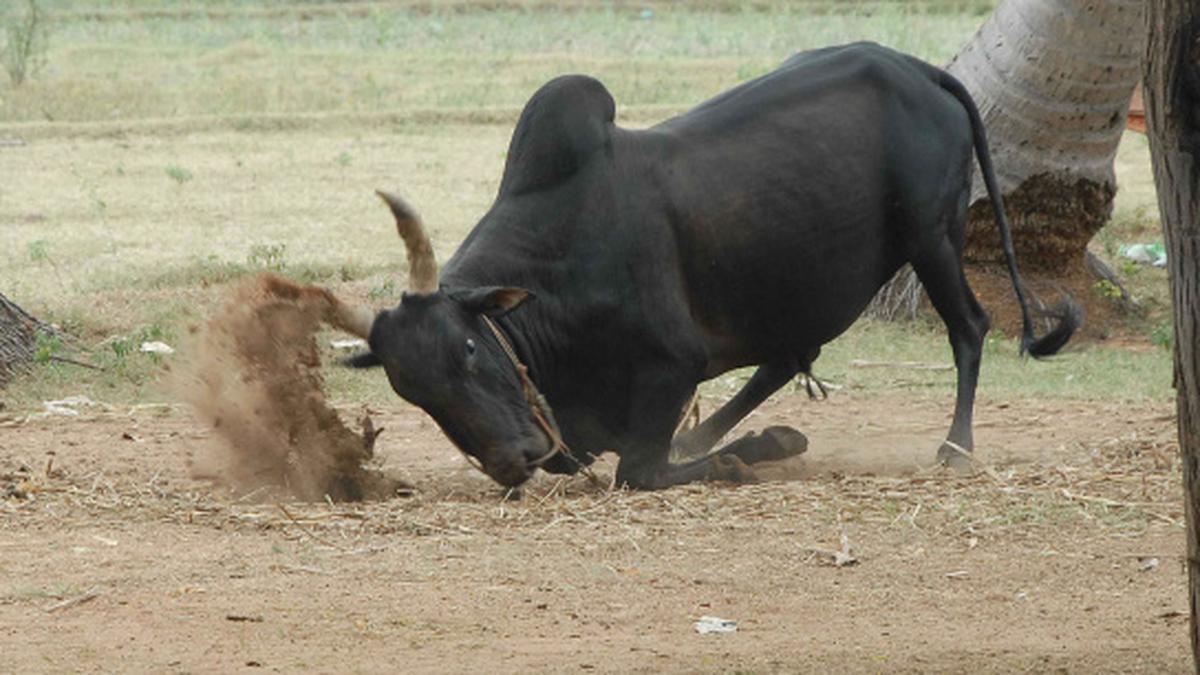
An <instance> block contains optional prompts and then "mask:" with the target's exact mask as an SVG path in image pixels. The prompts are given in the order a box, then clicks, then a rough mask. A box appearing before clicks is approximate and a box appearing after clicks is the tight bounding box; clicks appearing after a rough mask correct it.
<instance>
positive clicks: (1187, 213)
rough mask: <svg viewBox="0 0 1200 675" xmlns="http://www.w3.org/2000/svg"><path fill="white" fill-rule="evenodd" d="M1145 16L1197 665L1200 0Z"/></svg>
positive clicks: (1162, 5)
mask: <svg viewBox="0 0 1200 675" xmlns="http://www.w3.org/2000/svg"><path fill="white" fill-rule="evenodd" d="M1147 19H1148V20H1147V25H1148V28H1149V31H1148V32H1149V35H1150V40H1149V42H1148V43H1147V47H1146V81H1145V86H1144V90H1143V91H1144V94H1145V98H1146V122H1147V128H1148V134H1147V135H1148V136H1149V138H1150V156H1151V158H1152V161H1153V164H1154V182H1155V185H1156V186H1157V188H1158V208H1159V211H1160V213H1161V216H1162V224H1163V234H1164V235H1165V237H1166V240H1167V264H1168V265H1169V269H1170V273H1171V295H1172V297H1173V299H1174V302H1173V305H1174V308H1175V396H1176V413H1177V415H1178V421H1177V424H1178V426H1179V452H1180V455H1181V456H1182V460H1183V461H1182V464H1183V488H1184V513H1185V516H1186V518H1187V568H1188V581H1189V587H1190V598H1191V642H1192V655H1193V659H1194V660H1193V665H1194V667H1196V668H1197V672H1200V624H1198V617H1197V612H1198V610H1200V557H1198V556H1200V7H1198V6H1197V4H1196V3H1195V2H1194V1H1189V2H1177V1H1172V0H1154V1H1153V2H1151V3H1150V11H1149V15H1148V17H1147Z"/></svg>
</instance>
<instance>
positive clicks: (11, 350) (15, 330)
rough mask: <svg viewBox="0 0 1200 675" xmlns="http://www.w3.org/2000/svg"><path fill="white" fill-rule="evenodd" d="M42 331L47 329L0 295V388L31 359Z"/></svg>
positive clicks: (47, 328)
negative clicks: (38, 335) (39, 333)
mask: <svg viewBox="0 0 1200 675" xmlns="http://www.w3.org/2000/svg"><path fill="white" fill-rule="evenodd" d="M42 330H49V327H48V326H46V324H44V323H42V322H41V321H38V320H37V319H35V318H33V317H32V316H30V315H29V313H28V312H26V311H25V310H23V309H21V308H20V307H18V306H17V305H16V304H15V303H13V302H12V301H11V300H9V299H8V298H6V297H4V294H3V293H0V387H2V386H4V385H5V384H6V383H7V382H8V380H9V379H11V378H12V376H13V375H14V374H16V372H17V370H18V369H19V368H20V367H21V366H23V365H24V364H25V363H27V362H28V361H29V360H31V359H32V358H33V355H34V351H35V349H36V346H37V334H38V332H39V331H42Z"/></svg>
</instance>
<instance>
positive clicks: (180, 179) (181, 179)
mask: <svg viewBox="0 0 1200 675" xmlns="http://www.w3.org/2000/svg"><path fill="white" fill-rule="evenodd" d="M167 177H169V178H170V179H171V180H173V181H175V184H176V185H183V184H184V183H187V182H188V181H190V180H192V178H193V176H192V172H191V171H188V170H187V169H185V168H183V167H180V166H168V167H167Z"/></svg>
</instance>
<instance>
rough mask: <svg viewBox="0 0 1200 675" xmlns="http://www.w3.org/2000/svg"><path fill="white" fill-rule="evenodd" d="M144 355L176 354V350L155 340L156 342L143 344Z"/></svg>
mask: <svg viewBox="0 0 1200 675" xmlns="http://www.w3.org/2000/svg"><path fill="white" fill-rule="evenodd" d="M141 351H142V353H145V354H174V353H175V349H174V348H173V347H172V346H171V345H169V344H167V343H165V342H159V341H157V340H155V341H154V342H143V343H142V347H141Z"/></svg>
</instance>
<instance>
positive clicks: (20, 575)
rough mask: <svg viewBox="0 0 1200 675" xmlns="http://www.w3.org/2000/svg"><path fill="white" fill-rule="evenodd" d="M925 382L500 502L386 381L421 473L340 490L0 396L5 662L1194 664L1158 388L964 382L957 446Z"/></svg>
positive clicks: (389, 440)
mask: <svg viewBox="0 0 1200 675" xmlns="http://www.w3.org/2000/svg"><path fill="white" fill-rule="evenodd" d="M716 403H717V401H713V400H711V399H706V400H705V401H704V405H705V408H706V409H711V407H712V406H713V405H715V404H716ZM950 406H951V402H950V396H949V394H948V393H945V392H937V394H936V395H934V394H933V393H930V394H924V393H920V392H918V393H911V392H910V393H906V394H903V395H901V394H895V393H893V394H882V393H880V392H871V393H868V392H862V391H849V390H847V391H838V392H834V394H833V396H832V397H831V399H830V400H829V401H826V402H809V401H808V400H807V398H806V397H805V396H804V395H803V394H802V393H789V394H786V395H784V396H780V397H777V398H776V399H773V400H772V401H771V402H769V403H768V404H767V405H766V406H764V408H763V409H762V410H761V411H759V412H757V413H755V414H754V415H753V416H752V417H751V418H750V419H749V420H747V422H746V423H745V425H744V427H745V428H761V427H763V426H766V425H768V424H775V423H781V422H785V423H792V424H794V425H796V426H798V427H799V428H801V429H803V430H804V431H805V432H806V433H808V435H809V437H810V440H811V450H810V452H809V454H808V455H806V456H804V457H801V458H798V459H797V460H793V461H792V463H791V464H789V465H787V466H781V467H780V466H777V467H773V468H769V469H764V470H763V471H762V472H761V475H762V477H763V478H764V479H770V480H766V482H762V483H759V484H755V485H745V486H730V485H696V486H686V487H680V488H675V489H671V490H666V491H663V492H658V493H630V492H623V491H610V490H608V489H606V488H604V487H601V486H595V485H592V484H589V483H588V482H587V481H586V480H584V479H583V478H577V479H570V480H559V479H556V478H554V477H548V476H540V477H538V478H537V479H536V480H535V481H534V482H533V484H532V485H530V486H529V487H527V488H526V489H525V490H524V493H523V496H522V497H521V499H519V500H507V501H506V500H505V499H503V496H502V495H501V494H500V491H499V490H498V488H496V487H495V486H493V485H492V484H490V483H489V482H488V481H487V480H486V479H485V478H484V477H482V476H480V475H478V474H476V473H475V472H474V471H473V470H472V469H470V468H469V467H468V466H467V465H466V464H465V462H464V461H463V460H462V459H461V457H460V456H459V455H458V453H456V452H455V451H454V450H453V449H452V448H451V447H450V446H449V444H448V443H447V441H445V439H444V438H443V437H442V436H441V434H440V432H439V431H438V430H437V429H436V427H435V426H434V425H433V424H432V422H431V421H429V420H428V418H426V417H425V416H424V415H423V414H421V413H420V412H419V411H416V410H414V409H412V408H409V407H408V406H406V405H404V404H403V403H401V402H400V401H397V402H396V403H395V405H393V406H390V407H388V408H387V409H383V410H373V411H371V413H372V415H373V416H374V418H375V420H376V423H377V424H378V425H380V426H382V427H384V428H385V431H384V432H383V434H382V435H381V436H380V437H379V440H378V444H377V446H376V452H377V457H378V458H379V459H378V461H379V462H381V463H382V465H383V468H384V469H387V470H390V471H394V472H397V473H399V474H400V475H401V476H402V477H403V478H405V479H406V480H408V481H409V482H411V483H412V484H414V485H415V486H417V487H416V493H415V494H414V495H412V496H405V497H396V498H394V499H390V500H387V501H380V502H371V503H363V504H325V503H318V504H301V503H286V504H285V503H278V502H274V501H268V502H261V501H256V500H255V496H254V495H250V496H249V498H243V499H234V498H232V497H231V496H229V495H228V494H226V493H224V492H223V491H221V490H219V489H216V488H213V487H212V486H210V485H208V484H206V483H204V482H201V481H198V480H196V479H194V478H193V477H191V475H190V473H189V468H188V458H189V456H190V455H192V454H194V453H196V452H202V451H203V450H204V448H205V447H206V444H208V443H211V442H213V439H212V438H211V437H210V436H209V432H208V431H207V430H206V429H205V428H204V427H203V426H202V425H201V424H200V423H199V422H198V421H196V419H195V418H194V417H193V416H192V415H191V414H190V413H188V412H187V411H186V410H183V409H180V408H174V407H162V406H141V407H137V408H134V409H130V408H108V409H106V408H104V407H95V408H88V409H84V410H83V411H82V414H81V415H79V416H78V417H70V416H63V415H53V416H44V417H32V418H29V417H25V418H18V417H15V416H9V417H8V418H0V670H3V671H6V672H30V671H60V672H61V671H69V670H76V671H120V672H141V671H153V672H231V671H238V670H246V669H255V668H263V669H271V670H274V671H284V672H295V671H301V670H304V671H316V672H396V671H398V670H403V671H411V672H445V671H476V672H482V671H487V672H515V671H531V670H532V671H551V672H717V671H719V672H816V671H834V670H836V671H843V672H885V671H886V672H916V671H922V672H924V671H934V670H936V671H952V672H981V671H982V672H1011V671H1035V672H1047V671H1057V672H1078V673H1093V672H1154V673H1162V672H1188V671H1189V670H1190V660H1189V653H1188V646H1187V645H1188V643H1187V634H1186V612H1187V609H1188V606H1187V595H1186V579H1185V577H1184V575H1183V573H1182V569H1181V566H1182V553H1183V546H1184V538H1183V528H1182V519H1183V516H1182V513H1181V500H1180V496H1179V489H1178V479H1177V475H1178V460H1177V449H1176V447H1175V445H1174V444H1173V442H1172V438H1173V428H1174V423H1173V421H1172V410H1171V408H1170V406H1169V405H1168V404H1118V403H1108V402H1105V403H1093V402H1088V401H1068V402H1063V401H1055V402H1048V403H1047V402H1034V401H1022V400H1003V401H1001V400H989V399H987V398H986V397H985V398H983V399H982V400H981V401H980V405H979V410H978V413H977V431H976V433H977V437H978V440H977V443H978V445H979V447H980V450H979V455H980V459H981V460H982V462H981V470H980V471H979V472H978V473H977V474H976V475H974V476H970V477H956V476H951V475H947V474H944V473H941V472H938V471H936V470H932V469H929V468H927V467H925V466H924V465H925V464H927V463H928V461H929V460H930V459H931V458H932V455H933V452H934V449H935V447H936V445H937V441H938V440H939V438H940V437H941V436H942V434H943V433H944V431H945V428H946V426H947V425H948V424H949V416H950ZM361 412H362V411H361V409H344V410H342V415H343V417H345V418H346V419H354V418H355V417H356V416H357V415H358V414H360V413H361ZM612 470H613V465H612V464H611V463H605V464H603V465H602V466H601V467H600V471H599V474H600V476H601V477H602V478H604V479H609V478H611V475H612ZM843 537H844V539H843ZM843 541H844V542H845V543H846V544H847V545H848V547H849V548H848V549H847V550H848V553H849V556H850V557H851V558H853V559H854V561H853V562H852V563H850V564H842V565H837V564H834V562H835V556H834V555H833V552H841V551H842V550H843ZM840 562H843V563H846V562H848V560H847V558H845V557H841V558H840ZM704 615H711V616H717V617H721V618H726V619H732V620H735V621H737V622H738V630H737V632H735V633H732V634H715V635H700V634H697V632H696V630H695V629H694V623H695V622H696V621H697V619H699V617H701V616H704Z"/></svg>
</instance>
